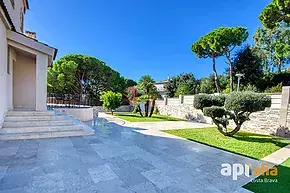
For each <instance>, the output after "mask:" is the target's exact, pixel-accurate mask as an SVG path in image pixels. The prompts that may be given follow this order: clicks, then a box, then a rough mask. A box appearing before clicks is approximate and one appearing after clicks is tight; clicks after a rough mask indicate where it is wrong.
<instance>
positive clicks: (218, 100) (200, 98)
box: [193, 94, 226, 110]
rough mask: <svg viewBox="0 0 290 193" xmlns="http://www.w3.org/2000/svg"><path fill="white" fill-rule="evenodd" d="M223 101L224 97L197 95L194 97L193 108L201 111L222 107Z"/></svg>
mask: <svg viewBox="0 0 290 193" xmlns="http://www.w3.org/2000/svg"><path fill="white" fill-rule="evenodd" d="M225 99H226V96H225V95H209V94H197V95H195V96H194V102H193V106H194V108H196V109H201V110H202V109H203V108H204V107H211V106H224V103H225Z"/></svg>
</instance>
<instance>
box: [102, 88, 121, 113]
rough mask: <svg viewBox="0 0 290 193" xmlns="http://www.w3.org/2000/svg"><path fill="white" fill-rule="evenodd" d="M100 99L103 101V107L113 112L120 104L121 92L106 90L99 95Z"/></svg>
mask: <svg viewBox="0 0 290 193" xmlns="http://www.w3.org/2000/svg"><path fill="white" fill-rule="evenodd" d="M101 100H102V101H103V108H104V109H107V110H110V111H111V112H112V114H113V110H115V109H117V108H118V107H120V106H121V104H122V94H121V93H115V92H112V91H107V92H104V93H103V94H102V95H101Z"/></svg>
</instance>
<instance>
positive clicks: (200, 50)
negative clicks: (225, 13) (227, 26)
mask: <svg viewBox="0 0 290 193" xmlns="http://www.w3.org/2000/svg"><path fill="white" fill-rule="evenodd" d="M217 39H218V36H217V31H216V30H214V31H212V32H210V33H208V34H206V35H205V36H203V37H201V38H200V39H199V40H198V41H196V42H195V43H193V44H192V46H191V50H192V51H193V52H194V53H195V54H196V56H197V57H198V58H205V59H206V58H211V59H212V69H213V74H214V77H215V86H216V91H217V92H219V93H220V92H221V89H220V83H219V79H218V74H217V71H216V58H218V57H220V56H222V55H223V50H222V48H221V47H220V45H219V43H217V41H216V40H217Z"/></svg>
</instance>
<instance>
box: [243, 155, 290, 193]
mask: <svg viewBox="0 0 290 193" xmlns="http://www.w3.org/2000/svg"><path fill="white" fill-rule="evenodd" d="M277 168H278V175H277V176H260V177H258V178H257V180H255V181H254V182H250V183H248V184H246V185H245V186H244V188H246V189H248V190H251V191H253V192H256V193H284V192H285V193H286V192H290V191H289V187H290V159H288V160H286V161H285V162H284V163H282V164H281V165H279V166H278V167H277ZM276 179H277V182H272V183H270V182H269V180H276Z"/></svg>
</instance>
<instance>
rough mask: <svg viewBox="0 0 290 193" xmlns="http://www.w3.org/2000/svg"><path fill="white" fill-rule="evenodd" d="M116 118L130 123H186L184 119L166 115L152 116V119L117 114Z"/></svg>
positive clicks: (128, 114) (136, 115) (131, 114)
mask: <svg viewBox="0 0 290 193" xmlns="http://www.w3.org/2000/svg"><path fill="white" fill-rule="evenodd" d="M114 116H115V117H118V118H120V119H124V120H126V121H129V122H158V121H184V120H183V119H179V118H175V117H169V116H164V115H152V117H141V116H140V114H133V113H116V114H114Z"/></svg>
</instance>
